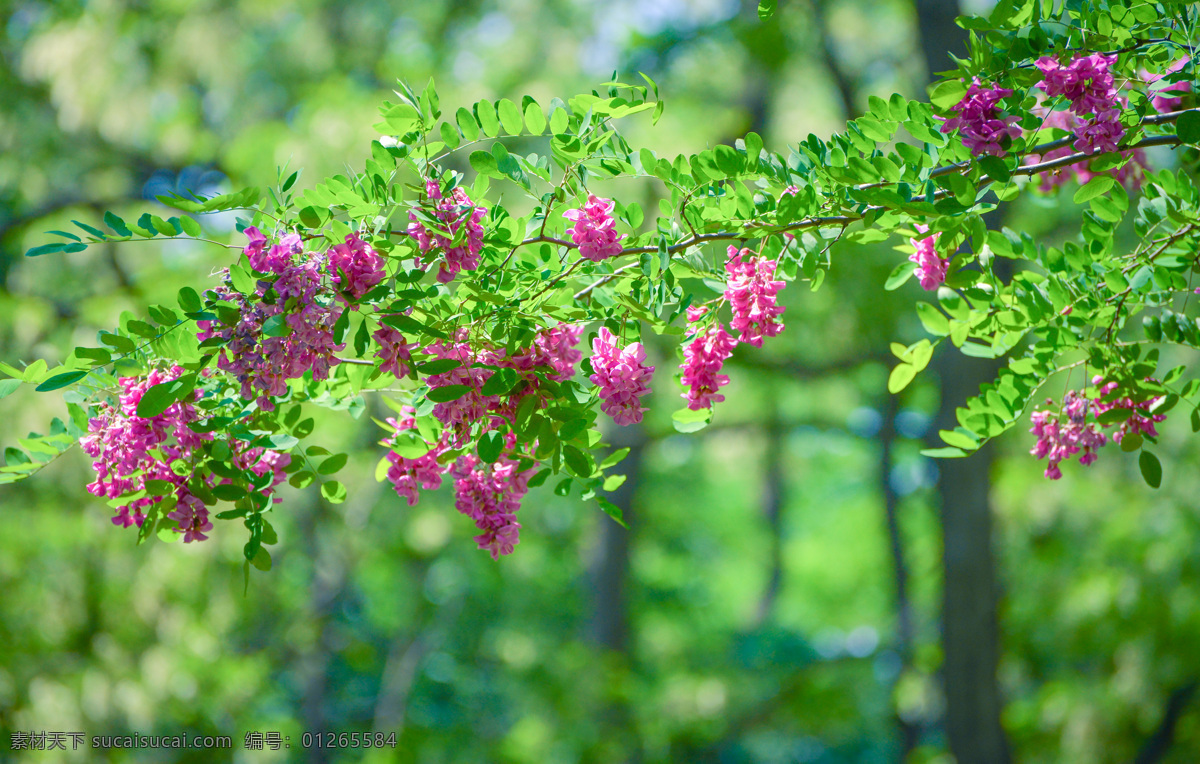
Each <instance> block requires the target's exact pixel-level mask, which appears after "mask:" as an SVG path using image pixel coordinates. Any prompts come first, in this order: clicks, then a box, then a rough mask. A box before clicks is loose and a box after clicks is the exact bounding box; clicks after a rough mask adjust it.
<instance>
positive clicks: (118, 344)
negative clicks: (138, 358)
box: [100, 332, 137, 353]
mask: <svg viewBox="0 0 1200 764" xmlns="http://www.w3.org/2000/svg"><path fill="white" fill-rule="evenodd" d="M100 341H101V342H103V343H104V344H105V345H108V346H109V347H111V348H113V349H115V350H116V351H117V352H118V353H132V352H133V351H134V350H136V349H137V345H136V344H135V343H134V341H133V340H131V339H129V338H128V337H123V336H121V335H120V334H111V333H109V332H100Z"/></svg>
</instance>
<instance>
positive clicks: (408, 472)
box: [382, 406, 450, 507]
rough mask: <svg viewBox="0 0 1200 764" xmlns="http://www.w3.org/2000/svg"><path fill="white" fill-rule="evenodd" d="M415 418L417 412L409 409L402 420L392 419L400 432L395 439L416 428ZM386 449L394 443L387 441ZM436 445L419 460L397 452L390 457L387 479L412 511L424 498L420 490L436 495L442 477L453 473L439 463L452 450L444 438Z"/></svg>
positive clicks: (389, 452) (448, 467) (396, 432)
mask: <svg viewBox="0 0 1200 764" xmlns="http://www.w3.org/2000/svg"><path fill="white" fill-rule="evenodd" d="M412 414H413V408H412V407H411V406H406V407H405V410H404V412H403V413H402V414H401V415H400V418H399V419H395V418H388V420H387V423H388V424H390V425H392V426H393V427H395V428H396V429H395V431H394V433H393V435H392V438H395V435H396V434H398V433H401V432H404V431H406V430H412V429H414V428H415V427H416V419H415V418H414V417H413V415H412ZM382 445H384V446H389V447H390V446H391V441H389V440H385V441H384V442H383V443H382ZM432 445H433V447H432V448H431V449H430V450H429V451H428V452H427V453H425V454H424V455H422V456H418V457H417V458H415V459H409V458H407V457H404V456H401V455H400V454H398V453H396V452H395V451H388V453H387V457H386V459H387V461H388V465H389V466H388V471H387V479H388V481H389V482H390V483H391V484H392V487H393V488H395V489H396V494H397V495H398V496H400V497H401V498H402V499H405V500H406V501H408V506H410V507H412V506H415V505H416V503H417V501H418V499H419V498H420V491H419V489H422V488H424V489H425V490H427V491H432V490H434V489H437V488H440V487H441V485H442V475H444V474H445V473H446V472H447V471H448V470H449V469H450V465H448V464H440V463H439V462H438V459H439V458H440V457H441V456H442V454H443V453H445V452H446V450H447V449H448V448H449V446H448V445H447V443H446V439H445V438H444V437H443V438H442V439H441V440H440V441H438V442H437V443H436V444H432Z"/></svg>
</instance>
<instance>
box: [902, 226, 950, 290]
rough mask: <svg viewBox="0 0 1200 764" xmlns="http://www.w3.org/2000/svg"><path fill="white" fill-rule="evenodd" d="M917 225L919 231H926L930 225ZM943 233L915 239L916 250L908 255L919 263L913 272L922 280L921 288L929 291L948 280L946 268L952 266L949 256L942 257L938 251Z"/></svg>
mask: <svg viewBox="0 0 1200 764" xmlns="http://www.w3.org/2000/svg"><path fill="white" fill-rule="evenodd" d="M915 227H916V229H917V232H918V233H925V232H926V231H928V230H929V226H925V225H921V224H920V223H918V224H917V225H916V226H915ZM941 235H942V234H941V233H940V232H938V233H935V234H933V235H932V236H926V237H925V238H923V239H913V246H914V247H916V252H913V253H912V254H911V255H909V256H908V259H909V260H911V261H912V262H914V263H916V264H917V267H916V269H915V270H914V271H913V273H914V274H915V275H916V277H917V279H918V280H919V281H920V282H921V288H922V289H924V290H925V291H927V292H928V291H931V290H934V289H937V288H938V287H939V286H941V285H942V283H944V282H945V281H946V270H947V269H948V268H949V267H950V260H949V258H944V257H941V256H940V255H938V253H937V240H938V239H939V238H941Z"/></svg>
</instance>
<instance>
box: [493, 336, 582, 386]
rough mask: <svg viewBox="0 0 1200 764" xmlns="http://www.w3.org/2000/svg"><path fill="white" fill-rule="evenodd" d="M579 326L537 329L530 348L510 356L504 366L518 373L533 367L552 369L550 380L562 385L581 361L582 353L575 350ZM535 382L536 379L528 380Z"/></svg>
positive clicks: (573, 373) (571, 375)
mask: <svg viewBox="0 0 1200 764" xmlns="http://www.w3.org/2000/svg"><path fill="white" fill-rule="evenodd" d="M583 329H584V327H583V325H582V324H555V325H554V326H551V327H549V328H547V329H542V330H540V331H539V332H538V333H537V334H536V335H535V336H534V339H533V345H532V346H530V347H529V349H528V350H527V351H525V352H523V353H520V354H517V355H514V356H513V357H512V358H511V359H510V360H509V361H508V362H507V363H506V364H505V365H508V366H511V367H512V368H514V369H517V370H518V371H530V370H532V369H534V368H537V367H549V368H550V369H552V370H553V372H554V373H553V374H550V375H549V376H550V379H553V380H556V381H559V382H563V381H565V380H568V379H570V378H571V377H574V376H575V370H576V368H577V367H578V365H579V362H580V361H581V360H582V359H583V352H582V351H580V350H578V349H576V345H578V344H579V338H580V337H581V336H583ZM530 381H531V382H535V381H536V379H531V380H530Z"/></svg>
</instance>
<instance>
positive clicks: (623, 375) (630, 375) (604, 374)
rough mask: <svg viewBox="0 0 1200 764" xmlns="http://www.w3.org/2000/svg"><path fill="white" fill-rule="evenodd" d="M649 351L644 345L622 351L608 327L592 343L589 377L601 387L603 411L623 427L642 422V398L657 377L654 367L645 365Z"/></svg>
mask: <svg viewBox="0 0 1200 764" xmlns="http://www.w3.org/2000/svg"><path fill="white" fill-rule="evenodd" d="M645 360H646V351H645V349H644V348H643V347H642V343H640V342H635V343H633V344H632V345H630V346H628V347H626V348H621V347H620V346H619V345H617V338H616V337H614V336H613V334H612V332H610V331H609V330H608V328H607V327H601V329H600V335H599V336H598V337H596V339H594V340H592V369H593V371H594V372H595V373H593V374H592V375H591V377H589V379H591V381H592V383H593V384H595V385H596V386H597V387H599V388H600V410H601V411H603V412H604V413H605V414H608V415H609V416H610V417H612V418H613V421H614V422H616V423H617V424H619V425H621V426H625V425H630V424H634V423H636V422H640V421H642V412H644V411H646V409H645V408H642V406H641V399H642V396H644V395H646V393H648V392H650V388H649V387H648V386H647V384H646V383H647V382H649V381H650V377H651V375H652V374H654V367H653V366H646V365H644V364H643V363H642V362H643V361H645Z"/></svg>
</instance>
